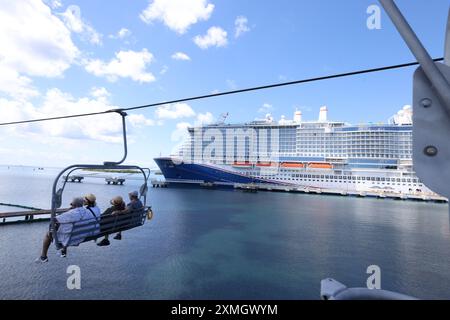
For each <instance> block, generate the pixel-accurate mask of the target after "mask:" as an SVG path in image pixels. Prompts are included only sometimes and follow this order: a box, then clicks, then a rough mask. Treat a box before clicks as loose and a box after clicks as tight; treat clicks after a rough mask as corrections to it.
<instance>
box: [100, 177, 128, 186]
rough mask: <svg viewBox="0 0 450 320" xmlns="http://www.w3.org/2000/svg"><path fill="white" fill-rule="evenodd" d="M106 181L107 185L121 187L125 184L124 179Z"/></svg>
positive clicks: (107, 179) (108, 179) (106, 179)
mask: <svg viewBox="0 0 450 320" xmlns="http://www.w3.org/2000/svg"><path fill="white" fill-rule="evenodd" d="M105 181H106V183H107V184H112V185H121V186H122V185H123V184H124V183H125V179H124V178H105Z"/></svg>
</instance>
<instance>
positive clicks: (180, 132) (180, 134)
mask: <svg viewBox="0 0 450 320" xmlns="http://www.w3.org/2000/svg"><path fill="white" fill-rule="evenodd" d="M189 127H191V124H190V123H189V122H179V123H177V125H176V129H175V130H174V131H173V132H172V135H171V140H172V141H174V142H180V141H184V139H185V138H186V137H187V136H188V131H187V129H188V128H189Z"/></svg>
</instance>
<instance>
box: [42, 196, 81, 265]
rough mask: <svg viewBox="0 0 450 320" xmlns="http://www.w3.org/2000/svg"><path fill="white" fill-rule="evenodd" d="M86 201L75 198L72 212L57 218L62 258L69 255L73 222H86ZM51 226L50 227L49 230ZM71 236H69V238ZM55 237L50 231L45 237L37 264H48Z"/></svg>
mask: <svg viewBox="0 0 450 320" xmlns="http://www.w3.org/2000/svg"><path fill="white" fill-rule="evenodd" d="M83 204H84V199H83V198H82V197H78V198H74V199H73V200H72V202H71V203H70V210H69V211H67V212H65V213H63V214H61V215H59V216H57V217H56V220H57V224H56V226H55V228H56V230H57V236H58V242H59V243H60V244H61V246H62V249H61V257H65V256H66V255H67V245H68V242H69V240H70V235H69V234H70V232H71V231H72V227H73V224H72V223H73V222H76V221H81V220H85V219H86V217H87V218H89V217H88V216H87V215H86V209H85V208H83ZM50 228H51V225H50V226H49V229H50ZM68 235H69V236H68ZM53 240H54V239H53V235H52V233H51V232H50V231H48V232H47V233H46V235H45V237H44V242H43V244H42V252H41V256H40V257H39V258H37V259H36V262H37V263H44V262H48V257H47V253H48V249H49V247H50V244H51V243H52V242H53Z"/></svg>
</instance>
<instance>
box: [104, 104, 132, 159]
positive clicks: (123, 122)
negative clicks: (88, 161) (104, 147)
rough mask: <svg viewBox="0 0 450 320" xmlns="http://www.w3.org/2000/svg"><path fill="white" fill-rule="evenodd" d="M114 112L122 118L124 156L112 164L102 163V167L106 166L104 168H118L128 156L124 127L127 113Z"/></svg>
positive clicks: (125, 127) (119, 110)
mask: <svg viewBox="0 0 450 320" xmlns="http://www.w3.org/2000/svg"><path fill="white" fill-rule="evenodd" d="M114 111H115V112H117V113H118V114H119V115H120V116H121V117H122V132H123V149H124V154H123V157H122V159H121V160H120V161H118V162H112V161H106V162H104V165H106V166H118V165H120V164H121V163H122V162H124V161H125V159H126V158H127V154H128V149H127V126H126V121H125V117H126V116H127V113H126V112H124V111H122V110H121V109H118V110H114Z"/></svg>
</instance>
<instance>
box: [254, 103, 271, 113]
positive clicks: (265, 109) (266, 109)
mask: <svg viewBox="0 0 450 320" xmlns="http://www.w3.org/2000/svg"><path fill="white" fill-rule="evenodd" d="M272 110H273V106H272V105H271V104H269V103H264V104H263V105H262V106H261V107H260V108H259V110H258V112H259V113H268V112H271V111H272Z"/></svg>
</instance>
